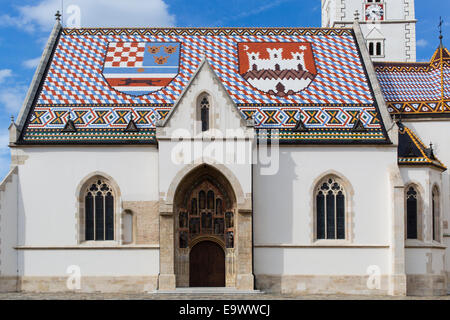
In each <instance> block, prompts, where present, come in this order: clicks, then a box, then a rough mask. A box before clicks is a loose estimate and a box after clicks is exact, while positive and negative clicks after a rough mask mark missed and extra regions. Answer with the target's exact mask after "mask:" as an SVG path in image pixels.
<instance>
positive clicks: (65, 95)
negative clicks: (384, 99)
mask: <svg viewBox="0 0 450 320" xmlns="http://www.w3.org/2000/svg"><path fill="white" fill-rule="evenodd" d="M109 42H179V43H180V44H181V54H180V69H179V73H178V75H177V76H176V77H175V78H174V80H173V81H171V82H170V84H168V85H167V86H166V87H164V88H163V89H161V90H159V91H156V92H153V93H150V94H146V95H142V96H131V95H127V94H124V93H121V92H119V91H116V90H114V89H113V88H112V87H110V86H109V84H108V83H107V82H106V80H105V79H104V77H103V76H102V70H103V66H104V61H105V55H106V51H107V47H108V43H109ZM239 42H309V43H311V44H312V48H313V54H314V59H315V64H316V67H317V70H318V73H317V76H316V78H315V79H314V81H313V82H312V83H311V85H310V86H309V87H308V88H307V89H305V90H304V91H302V92H300V93H298V94H295V95H289V96H285V97H278V96H275V95H270V94H266V93H264V92H262V91H259V90H257V89H255V88H254V87H252V86H251V85H250V84H249V83H248V82H247V81H245V80H244V79H243V78H242V76H241V75H240V74H239V73H238V69H239V61H238V52H237V44H238V43H239ZM204 58H206V59H207V61H208V62H209V63H210V65H211V66H212V68H213V70H214V71H215V73H216V74H217V76H218V77H219V79H220V80H221V82H222V83H223V85H224V87H225V89H226V90H227V92H228V93H229V95H230V96H231V98H232V99H233V101H234V103H236V105H237V106H238V107H239V108H240V110H241V112H242V114H243V115H244V116H245V117H246V118H250V117H253V118H254V119H255V125H256V127H257V128H293V127H295V124H296V122H297V121H298V119H300V117H301V118H302V120H303V121H304V122H305V124H306V125H307V126H310V127H311V128H320V129H333V130H336V129H346V130H348V129H351V128H352V126H353V124H354V122H355V121H356V118H355V117H356V115H358V117H359V118H360V119H361V121H362V122H363V123H364V125H365V126H366V128H367V129H369V130H375V131H377V132H378V134H379V135H380V136H383V139H384V138H385V137H384V134H380V133H382V131H383V128H382V123H381V117H380V114H379V112H378V109H377V107H376V105H375V101H374V97H373V94H372V91H371V88H370V85H369V81H368V79H367V76H366V73H365V70H364V68H363V65H362V62H361V58H360V55H359V51H358V49H357V45H356V43H355V40H354V35H353V32H352V30H349V29H295V28H293V29H290V28H281V29H260V28H255V29H239V28H224V29H186V28H172V29H64V30H63V32H62V34H61V37H60V40H59V43H58V45H57V48H56V50H55V53H54V56H53V60H52V62H51V65H50V67H49V71H48V74H47V75H46V77H45V80H44V83H43V85H42V90H41V92H40V95H39V97H38V100H37V104H36V105H35V106H34V108H33V110H32V113H31V115H30V117H29V120H28V122H27V129H30V130H33V134H36V132H38V131H39V130H40V129H45V130H47V129H52V130H53V131H51V132H54V134H55V135H58V134H57V133H56V132H57V129H62V128H63V127H64V125H65V123H66V122H67V120H68V119H69V118H70V119H72V120H74V123H75V125H76V126H77V128H80V129H89V130H96V129H108V128H110V129H113V128H125V127H126V125H127V123H128V122H129V121H130V119H131V117H133V119H134V120H135V121H136V124H137V125H138V127H139V128H143V129H154V128H155V123H156V121H157V120H160V119H164V117H165V116H166V115H167V113H168V111H170V109H171V107H172V106H173V105H174V103H175V102H176V101H177V99H178V98H179V97H180V95H181V94H182V92H183V90H184V89H185V88H186V86H187V84H188V83H189V80H190V79H191V78H192V76H193V75H194V73H195V71H196V70H197V69H198V67H199V66H200V63H201V61H202V60H203V59H204ZM27 138H29V139H31V136H29V135H27V132H25V135H24V139H25V140H26V139H27ZM60 138H63V135H62V134H60Z"/></svg>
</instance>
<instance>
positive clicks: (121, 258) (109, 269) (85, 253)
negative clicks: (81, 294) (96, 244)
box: [19, 248, 159, 277]
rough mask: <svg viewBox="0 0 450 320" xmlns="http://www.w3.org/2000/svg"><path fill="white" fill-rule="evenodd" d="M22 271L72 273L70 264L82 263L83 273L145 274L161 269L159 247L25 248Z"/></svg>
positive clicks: (101, 274)
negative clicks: (69, 271)
mask: <svg viewBox="0 0 450 320" xmlns="http://www.w3.org/2000/svg"><path fill="white" fill-rule="evenodd" d="M19 261H20V266H21V270H20V274H21V275H25V276H48V277H58V276H59V277H61V276H68V270H67V268H68V267H70V266H78V267H80V272H81V276H117V277H118V276H145V275H157V274H158V273H159V264H158V263H155V261H156V262H157V261H159V250H157V249H132V248H130V249H102V250H79V249H74V250H21V251H20V253H19Z"/></svg>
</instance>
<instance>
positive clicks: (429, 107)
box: [374, 46, 450, 116]
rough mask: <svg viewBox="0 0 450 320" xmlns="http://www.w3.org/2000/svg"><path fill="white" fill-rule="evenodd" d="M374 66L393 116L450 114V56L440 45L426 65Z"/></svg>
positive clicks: (380, 63)
mask: <svg viewBox="0 0 450 320" xmlns="http://www.w3.org/2000/svg"><path fill="white" fill-rule="evenodd" d="M374 65H375V70H376V73H377V76H378V80H379V82H380V85H381V88H382V91H383V93H384V97H385V99H386V102H387V103H388V109H389V112H390V113H391V114H400V113H401V114H402V115H406V116H424V115H425V116H429V115H433V116H436V115H437V116H439V115H445V114H450V90H449V89H450V53H449V51H448V50H447V49H446V48H445V47H443V46H439V48H438V49H437V50H436V51H435V53H434V55H433V58H432V59H431V61H430V62H427V63H397V62H396V63H394V62H392V63H391V62H376V63H374Z"/></svg>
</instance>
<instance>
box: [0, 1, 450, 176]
mask: <svg viewBox="0 0 450 320" xmlns="http://www.w3.org/2000/svg"><path fill="white" fill-rule="evenodd" d="M0 4H1V6H0V8H1V9H0V180H2V178H3V177H4V176H5V174H6V172H7V171H8V170H9V150H8V148H7V143H8V130H7V128H8V126H9V123H10V116H11V115H14V116H17V114H18V112H19V110H20V107H21V105H22V102H23V99H24V97H25V94H26V91H27V90H28V86H29V85H30V82H31V79H32V77H33V74H34V70H35V68H36V65H37V63H38V61H39V58H40V55H41V53H42V51H43V48H44V46H45V43H46V41H47V38H48V36H49V33H50V31H51V28H52V26H53V24H54V13H55V12H56V10H57V9H58V8H61V0H21V1H15V0H13V1H11V0H8V1H6V0H0ZM71 4H77V5H78V6H79V7H80V8H81V26H85V27H93V26H100V27H106V26H178V27H214V26H226V27H239V26H241V27H320V23H321V12H320V0H226V1H224V0H64V11H65V13H66V15H65V19H66V20H65V22H66V23H70V21H69V18H70V17H69V16H70V14H69V13H68V12H67V11H70V8H69V6H70V5H71ZM448 12H450V1H448V0H416V18H417V19H418V23H417V44H418V46H417V60H418V61H427V60H429V59H430V58H431V55H432V54H433V52H434V50H435V49H436V47H437V46H438V33H437V24H438V20H439V16H440V15H443V19H444V20H445V24H444V35H445V36H447V37H446V38H444V43H447V44H449V47H450V17H449V16H446V14H447V13H448ZM447 38H449V39H447Z"/></svg>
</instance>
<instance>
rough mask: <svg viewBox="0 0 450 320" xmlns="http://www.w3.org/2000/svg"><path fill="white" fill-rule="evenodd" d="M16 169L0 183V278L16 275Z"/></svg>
mask: <svg viewBox="0 0 450 320" xmlns="http://www.w3.org/2000/svg"><path fill="white" fill-rule="evenodd" d="M17 187H18V176H17V169H15V170H13V171H11V172H10V173H9V174H8V175H7V177H5V179H4V180H3V182H1V183H0V232H1V235H0V276H15V275H17V252H16V250H14V247H15V246H16V244H17Z"/></svg>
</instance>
